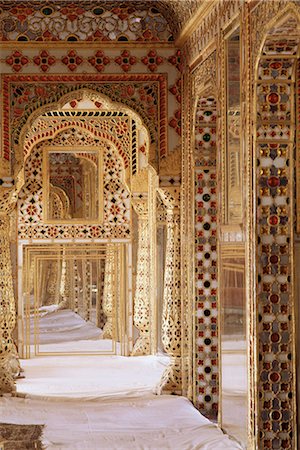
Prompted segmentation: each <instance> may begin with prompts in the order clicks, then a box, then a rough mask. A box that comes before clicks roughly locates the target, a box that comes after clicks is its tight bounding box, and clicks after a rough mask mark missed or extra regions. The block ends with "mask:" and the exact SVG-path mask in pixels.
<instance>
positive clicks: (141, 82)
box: [0, 48, 181, 161]
mask: <svg viewBox="0 0 300 450" xmlns="http://www.w3.org/2000/svg"><path fill="white" fill-rule="evenodd" d="M74 51H75V50H74ZM131 51H132V50H131ZM8 52H11V50H9V49H6V50H3V52H2V53H1V56H4V54H5V53H7V56H6V58H4V59H3V57H2V58H0V60H1V61H0V62H3V61H4V60H5V61H6V69H7V72H8V74H7V75H2V90H3V92H5V97H4V99H3V103H2V108H3V123H4V125H3V146H2V155H3V157H4V159H5V160H6V161H9V160H11V159H12V156H11V153H13V152H14V146H17V145H18V143H19V138H20V133H21V130H22V127H23V126H24V125H25V123H26V121H27V120H28V117H29V116H30V115H31V114H32V112H33V111H34V110H36V109H38V108H40V107H41V106H43V105H46V104H51V103H56V102H57V101H58V100H59V99H60V98H61V97H62V96H65V95H68V94H70V93H72V92H74V96H76V92H78V91H80V90H82V89H88V90H90V91H94V92H95V93H99V94H101V95H105V96H107V97H109V98H110V99H111V100H112V101H114V102H117V103H119V104H120V105H122V104H124V105H125V106H126V107H129V108H131V109H132V110H133V111H135V112H136V113H137V114H138V115H139V116H140V117H141V119H142V120H143V122H144V124H145V126H146V127H147V128H148V130H149V132H150V141H151V144H152V146H153V147H156V151H157V154H158V155H160V156H161V157H164V156H165V155H166V154H167V149H170V151H172V150H173V149H174V148H176V147H177V146H178V144H179V142H180V135H181V113H180V106H181V95H180V80H181V78H180V77H181V75H180V73H179V69H181V65H180V64H179V62H178V61H180V59H181V56H180V54H179V55H178V54H177V53H178V52H175V54H174V50H173V49H172V50H170V49H167V50H163V51H162V53H163V54H161V56H158V50H155V54H156V56H155V57H153V58H151V57H147V58H148V59H147V61H148V64H146V65H145V60H144V62H142V59H144V57H143V55H144V54H145V51H144V50H143V49H136V50H135V55H136V56H134V58H135V59H134V61H135V62H134V64H135V67H134V74H131V73H127V72H129V71H130V70H129V66H130V67H131V64H133V59H132V57H131V56H130V55H129V54H128V55H127V56H124V55H123V57H122V58H123V59H122V61H121V60H119V57H118V56H115V55H117V54H119V53H120V51H119V50H115V49H112V50H108V52H109V54H110V56H109V57H104V53H103V52H102V53H103V56H99V58H98V57H97V56H96V54H94V53H95V51H94V50H93V49H92V50H89V49H88V50H85V51H84V52H83V53H81V54H80V55H79V53H78V52H79V51H78V50H76V54H75V53H74V55H73V56H70V55H69V56H68V58H69V59H68V61H67V59H65V57H64V55H63V54H62V49H60V48H58V49H51V54H50V50H39V51H37V50H36V49H28V50H22V51H19V50H18V51H14V52H13V53H12V54H8ZM64 52H65V50H64ZM124 52H125V51H123V52H122V53H123V54H124ZM69 53H70V51H69ZM96 53H97V52H96ZM102 53H101V54H102ZM148 53H149V51H148ZM41 54H43V56H44V57H41ZM60 55H61V56H60ZM93 55H94V56H93ZM79 57H80V59H78V58H79ZM94 58H95V59H94ZM98 59H99V60H98ZM38 61H40V62H41V66H40V71H41V72H47V73H45V74H44V75H42V74H40V75H34V74H33V73H34V72H36V71H37V70H38V68H37V66H36V63H37V62H38ZM91 61H92V62H93V61H94V63H93V64H92V65H91ZM158 61H159V62H160V64H158ZM119 63H120V64H119ZM71 66H72V67H71ZM100 66H101V67H102V68H103V69H104V67H105V69H107V72H110V73H111V75H106V74H100V73H97V72H98V69H99V67H100ZM97 67H98V69H97ZM150 67H151V68H150ZM22 71H26V72H27V73H28V72H29V74H26V75H22V74H21V72H22ZM48 71H49V72H51V73H48ZM120 71H121V73H120ZM10 72H15V74H9V73H10ZM70 72H73V74H70ZM74 72H77V73H78V72H79V74H77V73H76V74H75V73H74ZM82 72H84V73H82ZM95 72H96V73H95ZM160 72H161V73H160ZM30 73H31V74H30ZM55 73H60V74H59V75H56V74H55ZM61 73H66V75H61ZM167 73H168V75H166V74H167ZM173 88H174V89H173ZM96 103H97V104H96V106H95V108H98V109H99V113H100V112H101V107H102V105H101V102H99V101H96ZM74 108H75V109H76V100H75V98H74ZM10 128H11V129H12V130H13V133H12V134H11V133H10Z"/></svg>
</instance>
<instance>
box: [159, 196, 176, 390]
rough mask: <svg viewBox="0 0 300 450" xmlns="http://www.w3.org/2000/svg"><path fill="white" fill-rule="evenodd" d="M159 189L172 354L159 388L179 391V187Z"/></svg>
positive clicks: (167, 343)
mask: <svg viewBox="0 0 300 450" xmlns="http://www.w3.org/2000/svg"><path fill="white" fill-rule="evenodd" d="M158 192H159V194H160V196H161V198H162V201H163V203H164V205H165V207H166V223H167V242H166V261H165V274H164V297H163V317H162V343H163V347H164V350H165V351H166V353H167V354H168V355H169V356H170V357H171V363H170V365H169V366H168V367H167V369H166V370H165V372H164V374H163V376H162V379H161V381H160V384H159V386H158V388H157V392H158V393H163V392H167V393H176V394H180V393H181V389H182V360H181V284H180V277H181V272H180V208H179V192H180V188H179V187H174V188H160V189H158Z"/></svg>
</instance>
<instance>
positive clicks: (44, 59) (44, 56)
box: [33, 50, 56, 72]
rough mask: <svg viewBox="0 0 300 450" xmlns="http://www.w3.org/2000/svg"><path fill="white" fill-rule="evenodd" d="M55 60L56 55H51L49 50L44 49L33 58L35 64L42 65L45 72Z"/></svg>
mask: <svg viewBox="0 0 300 450" xmlns="http://www.w3.org/2000/svg"><path fill="white" fill-rule="evenodd" d="M55 61H56V59H55V58H54V56H51V55H50V54H49V52H48V51H47V50H42V51H41V52H40V54H39V55H38V56H35V57H34V58H33V62H34V64H36V65H37V66H40V68H41V70H42V71H43V72H47V71H48V70H49V68H50V67H51V66H52V65H53V64H54V63H55Z"/></svg>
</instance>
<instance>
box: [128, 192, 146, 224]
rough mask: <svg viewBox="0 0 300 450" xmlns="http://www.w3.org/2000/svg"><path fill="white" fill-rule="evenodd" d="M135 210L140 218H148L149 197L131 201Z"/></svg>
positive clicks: (140, 197)
mask: <svg viewBox="0 0 300 450" xmlns="http://www.w3.org/2000/svg"><path fill="white" fill-rule="evenodd" d="M131 204H132V206H133V209H134V210H135V212H136V213H137V215H138V216H139V219H140V218H147V216H148V196H146V195H143V196H139V197H135V198H133V199H132V200H131Z"/></svg>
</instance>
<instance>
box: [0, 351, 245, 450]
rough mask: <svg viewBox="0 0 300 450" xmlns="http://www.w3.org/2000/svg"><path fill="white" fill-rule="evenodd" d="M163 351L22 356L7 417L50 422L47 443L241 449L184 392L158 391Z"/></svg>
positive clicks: (69, 449)
mask: <svg viewBox="0 0 300 450" xmlns="http://www.w3.org/2000/svg"><path fill="white" fill-rule="evenodd" d="M167 363H168V359H167V358H166V357H162V356H160V357H159V356H158V357H156V356H141V357H131V358H129V357H121V356H68V357H63V356H59V357H54V356H48V357H36V358H32V359H29V360H23V361H22V366H23V368H24V370H25V375H26V378H25V379H21V380H18V382H17V391H18V395H19V396H20V397H11V396H4V397H2V398H0V418H1V419H0V420H1V422H8V423H16V424H44V425H45V429H44V433H43V444H44V445H45V448H46V449H47V450H168V449H172V450H198V449H199V450H200V449H201V450H225V449H227V450H235V449H239V450H241V449H242V447H241V446H240V445H239V444H237V443H236V442H234V441H233V440H231V439H230V438H229V437H228V436H227V435H225V434H223V433H222V431H221V430H220V429H219V428H218V427H217V426H216V425H214V424H213V423H211V422H210V421H209V420H207V419H206V418H204V417H203V416H202V415H201V414H200V413H199V412H198V411H197V410H196V409H195V408H194V406H193V405H192V404H191V403H190V402H189V401H188V400H187V399H186V398H184V397H179V396H169V395H162V396H157V395H154V394H153V390H154V388H155V386H156V385H157V383H158V382H159V379H160V377H161V374H162V373H163V371H164V369H165V367H166V365H167Z"/></svg>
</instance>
